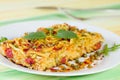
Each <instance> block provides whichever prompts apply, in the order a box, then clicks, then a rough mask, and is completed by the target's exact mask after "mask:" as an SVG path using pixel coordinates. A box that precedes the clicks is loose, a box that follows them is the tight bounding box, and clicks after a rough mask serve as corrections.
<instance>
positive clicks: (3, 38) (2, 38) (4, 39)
mask: <svg viewBox="0 0 120 80" xmlns="http://www.w3.org/2000/svg"><path fill="white" fill-rule="evenodd" d="M6 40H8V39H7V38H6V37H1V38H0V43H1V42H4V41H6Z"/></svg>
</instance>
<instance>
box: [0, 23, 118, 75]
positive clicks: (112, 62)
mask: <svg viewBox="0 0 120 80" xmlns="http://www.w3.org/2000/svg"><path fill="white" fill-rule="evenodd" d="M58 23H68V24H70V25H74V26H77V27H78V28H80V29H84V28H86V29H87V30H88V31H93V32H99V33H101V34H102V35H103V37H104V38H105V43H107V44H109V45H112V44H113V43H120V37H119V36H117V35H115V34H113V33H112V32H109V31H106V30H104V29H101V28H98V27H94V26H90V25H87V24H84V23H82V22H73V21H30V22H19V23H14V24H9V25H6V26H4V27H0V36H5V37H7V38H9V39H12V38H15V37H19V36H21V35H23V33H24V32H31V31H36V29H37V28H38V27H40V26H41V27H44V26H46V27H48V26H50V25H53V24H58ZM119 63H120V49H119V50H117V51H115V52H111V53H110V55H109V56H106V57H105V58H104V59H103V61H102V62H101V63H100V64H98V65H96V66H95V67H94V68H92V69H87V70H78V71H73V72H57V73H56V72H43V71H36V70H31V69H28V68H24V67H22V66H19V65H16V64H14V63H12V62H11V61H9V60H7V59H6V58H4V57H3V56H2V55H0V64H2V65H5V66H8V67H10V68H13V69H16V70H18V71H23V72H27V73H32V74H40V75H51V76H76V75H87V74H93V73H98V72H102V71H105V70H108V69H111V68H113V67H115V66H116V65H118V64H119Z"/></svg>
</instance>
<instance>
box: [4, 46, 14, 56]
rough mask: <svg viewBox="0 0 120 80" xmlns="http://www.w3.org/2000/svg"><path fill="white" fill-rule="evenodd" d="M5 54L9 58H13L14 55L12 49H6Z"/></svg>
mask: <svg viewBox="0 0 120 80" xmlns="http://www.w3.org/2000/svg"><path fill="white" fill-rule="evenodd" d="M5 53H6V56H7V57H8V58H13V53H12V49H11V48H6V50H5Z"/></svg>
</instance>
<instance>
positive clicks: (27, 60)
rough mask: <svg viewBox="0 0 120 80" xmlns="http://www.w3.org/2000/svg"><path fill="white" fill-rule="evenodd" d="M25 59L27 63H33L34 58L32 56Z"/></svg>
mask: <svg viewBox="0 0 120 80" xmlns="http://www.w3.org/2000/svg"><path fill="white" fill-rule="evenodd" d="M25 61H26V62H27V63H28V64H33V63H34V60H33V59H32V58H30V57H29V58H27V59H25Z"/></svg>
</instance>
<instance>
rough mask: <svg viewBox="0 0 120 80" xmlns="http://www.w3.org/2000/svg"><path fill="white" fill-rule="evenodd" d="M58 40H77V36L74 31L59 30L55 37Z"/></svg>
mask: <svg viewBox="0 0 120 80" xmlns="http://www.w3.org/2000/svg"><path fill="white" fill-rule="evenodd" d="M55 36H56V37H57V38H64V39H71V38H77V35H76V34H75V33H74V32H72V31H66V30H59V31H58V32H57V34H56V35H55Z"/></svg>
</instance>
